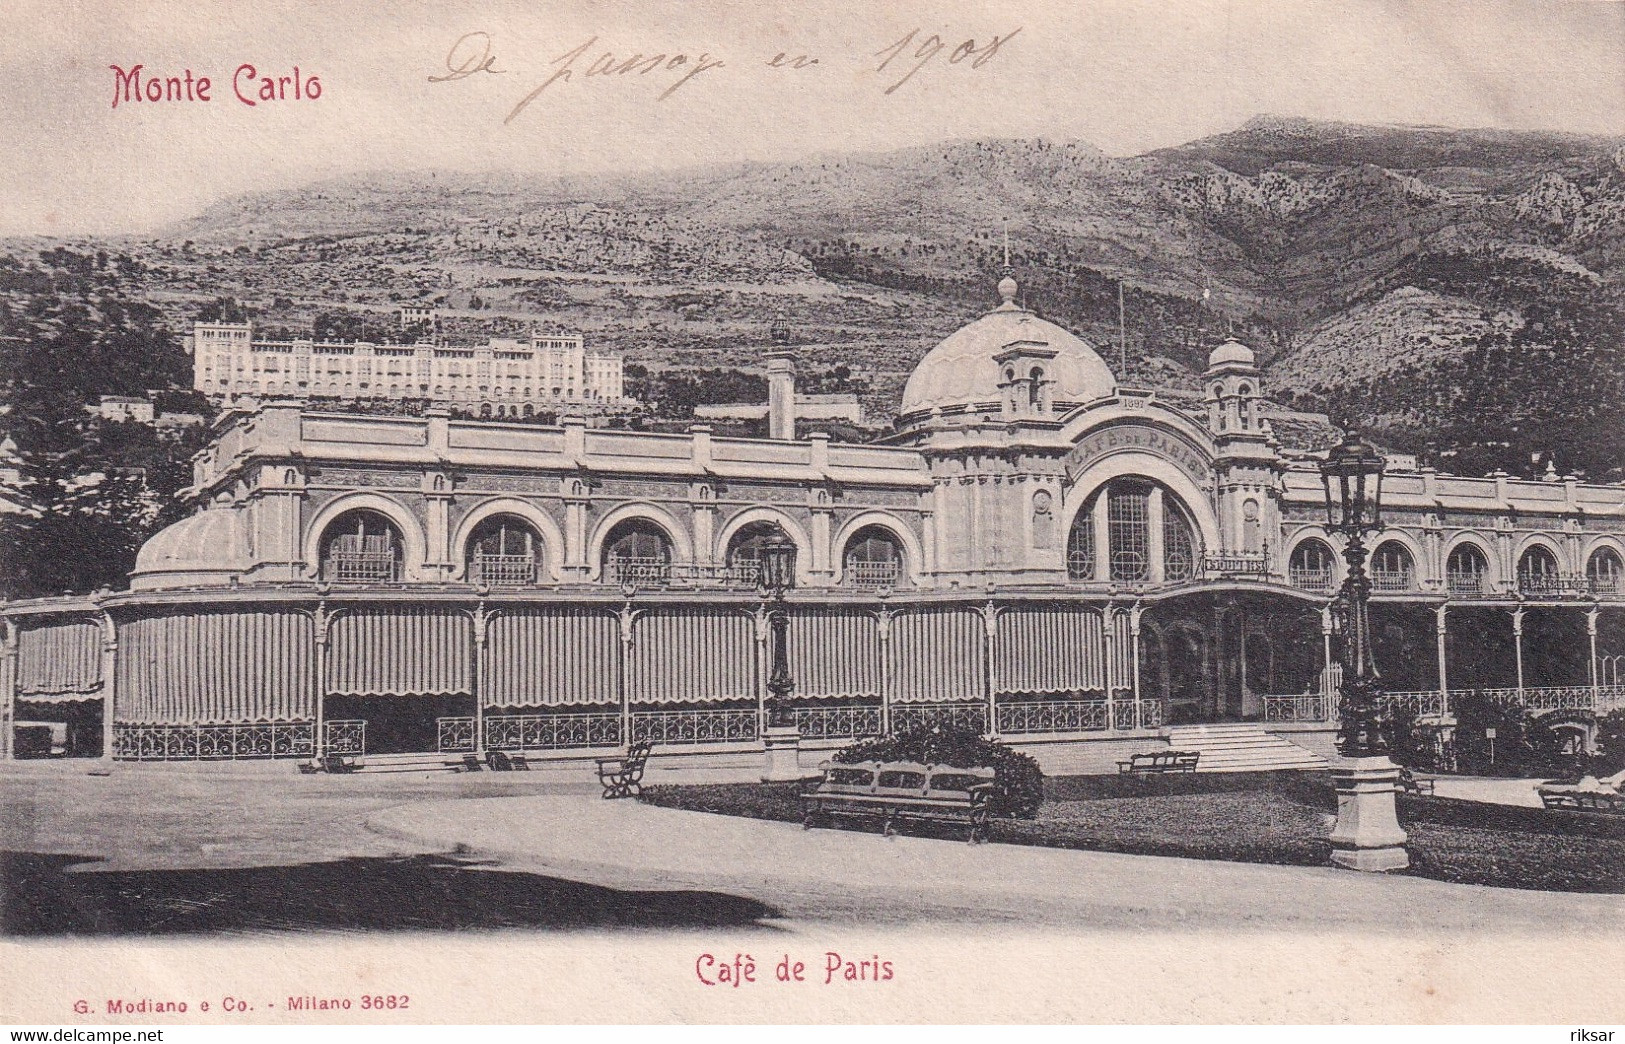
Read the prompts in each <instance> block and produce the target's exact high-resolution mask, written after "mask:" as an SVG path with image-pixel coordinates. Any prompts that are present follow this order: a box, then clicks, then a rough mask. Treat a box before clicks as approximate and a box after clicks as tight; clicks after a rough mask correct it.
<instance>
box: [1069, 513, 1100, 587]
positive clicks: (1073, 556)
mask: <svg viewBox="0 0 1625 1044" xmlns="http://www.w3.org/2000/svg"><path fill="white" fill-rule="evenodd" d="M1066 575H1067V579H1069V580H1093V579H1094V578H1095V516H1094V512H1092V511H1090V510H1088V509H1085V510H1083V511H1080V512H1078V515H1077V517H1076V518H1074V519H1073V520H1072V529H1071V530H1070V531H1069V532H1068V533H1067V534H1066Z"/></svg>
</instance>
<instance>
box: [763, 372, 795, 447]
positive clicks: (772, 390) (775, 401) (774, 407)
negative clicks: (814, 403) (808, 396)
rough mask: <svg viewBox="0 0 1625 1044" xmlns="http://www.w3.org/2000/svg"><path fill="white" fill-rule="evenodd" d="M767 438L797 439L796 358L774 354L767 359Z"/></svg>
mask: <svg viewBox="0 0 1625 1044" xmlns="http://www.w3.org/2000/svg"><path fill="white" fill-rule="evenodd" d="M767 437H768V438H770V439H793V438H795V437H796V356H795V353H794V352H773V353H772V354H770V355H769V356H768V357H767Z"/></svg>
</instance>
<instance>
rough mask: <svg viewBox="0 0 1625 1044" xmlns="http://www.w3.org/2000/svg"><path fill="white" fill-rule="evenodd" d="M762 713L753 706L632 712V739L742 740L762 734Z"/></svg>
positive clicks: (727, 741)
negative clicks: (758, 712) (760, 717)
mask: <svg viewBox="0 0 1625 1044" xmlns="http://www.w3.org/2000/svg"><path fill="white" fill-rule="evenodd" d="M758 718H759V715H758V714H757V712H756V710H755V709H754V708H751V709H725V710H669V711H634V712H632V742H634V743H637V742H640V741H644V740H647V741H648V742H650V743H695V744H699V743H740V742H747V741H751V740H755V739H757V738H758V737H759V735H760V723H759V721H758V720H757V719H758Z"/></svg>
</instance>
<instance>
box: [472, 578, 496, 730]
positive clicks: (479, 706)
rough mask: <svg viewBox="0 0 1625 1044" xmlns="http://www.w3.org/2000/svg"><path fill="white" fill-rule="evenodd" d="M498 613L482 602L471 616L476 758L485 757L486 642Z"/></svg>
mask: <svg viewBox="0 0 1625 1044" xmlns="http://www.w3.org/2000/svg"><path fill="white" fill-rule="evenodd" d="M496 615H497V614H496V613H493V612H489V611H487V610H486V608H485V602H484V601H481V602H480V604H479V605H477V606H475V607H474V611H473V612H472V613H470V614H469V619H471V620H472V621H473V623H474V662H473V663H471V664H470V665H469V675H470V677H469V681H470V686H469V687H470V688H472V689H473V690H474V756H475V757H484V756H485V691H484V683H485V678H484V670H483V665H484V663H485V642H486V639H487V637H488V636H489V634H490V624H491V618H492V617H494V616H496Z"/></svg>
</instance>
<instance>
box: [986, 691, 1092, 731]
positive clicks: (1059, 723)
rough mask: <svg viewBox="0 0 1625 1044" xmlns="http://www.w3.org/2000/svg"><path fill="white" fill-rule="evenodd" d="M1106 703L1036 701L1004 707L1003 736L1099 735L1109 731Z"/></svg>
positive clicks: (1001, 711)
mask: <svg viewBox="0 0 1625 1044" xmlns="http://www.w3.org/2000/svg"><path fill="white" fill-rule="evenodd" d="M1107 706H1108V704H1107V703H1106V701H1105V700H1036V701H1023V702H1019V703H1001V704H999V705H998V707H997V713H998V722H999V732H1000V733H1001V734H1005V735H1011V736H1020V735H1028V734H1031V733H1049V732H1099V731H1102V730H1104V729H1106V728H1107V725H1108V722H1107V720H1106V708H1107Z"/></svg>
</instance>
